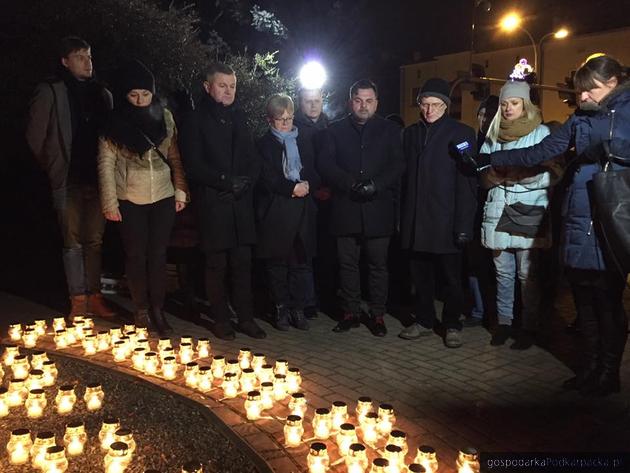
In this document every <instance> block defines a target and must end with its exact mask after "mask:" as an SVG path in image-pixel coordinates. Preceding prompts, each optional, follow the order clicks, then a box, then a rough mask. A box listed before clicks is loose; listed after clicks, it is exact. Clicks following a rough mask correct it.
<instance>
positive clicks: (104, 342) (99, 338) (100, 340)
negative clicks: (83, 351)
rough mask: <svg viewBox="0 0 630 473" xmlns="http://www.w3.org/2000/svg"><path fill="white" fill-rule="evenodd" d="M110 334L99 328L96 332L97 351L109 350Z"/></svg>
mask: <svg viewBox="0 0 630 473" xmlns="http://www.w3.org/2000/svg"><path fill="white" fill-rule="evenodd" d="M109 342H110V336H109V332H108V331H107V330H100V331H99V332H98V333H97V334H96V349H97V350H98V351H107V350H109Z"/></svg>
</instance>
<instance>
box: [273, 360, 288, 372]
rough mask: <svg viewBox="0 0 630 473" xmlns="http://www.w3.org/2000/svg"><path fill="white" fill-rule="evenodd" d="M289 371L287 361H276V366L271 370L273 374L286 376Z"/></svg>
mask: <svg viewBox="0 0 630 473" xmlns="http://www.w3.org/2000/svg"><path fill="white" fill-rule="evenodd" d="M288 369H289V362H288V361H287V360H276V366H275V367H274V369H273V372H274V374H283V375H285V376H286V375H287V371H288Z"/></svg>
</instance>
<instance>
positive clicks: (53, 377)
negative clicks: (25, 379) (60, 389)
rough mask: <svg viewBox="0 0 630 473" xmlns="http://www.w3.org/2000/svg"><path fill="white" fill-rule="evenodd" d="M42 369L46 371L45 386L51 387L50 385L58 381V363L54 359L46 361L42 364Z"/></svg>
mask: <svg viewBox="0 0 630 473" xmlns="http://www.w3.org/2000/svg"><path fill="white" fill-rule="evenodd" d="M42 371H43V372H44V386H45V387H47V388H49V387H50V386H54V384H55V383H56V382H57V374H58V370H57V365H55V362H54V361H52V360H47V361H44V363H43V364H42Z"/></svg>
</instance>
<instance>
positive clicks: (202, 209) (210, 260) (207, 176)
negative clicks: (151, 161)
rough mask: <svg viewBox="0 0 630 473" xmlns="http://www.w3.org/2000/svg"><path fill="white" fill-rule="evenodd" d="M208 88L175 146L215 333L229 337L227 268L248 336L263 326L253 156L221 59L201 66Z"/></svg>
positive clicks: (256, 335)
mask: <svg viewBox="0 0 630 473" xmlns="http://www.w3.org/2000/svg"><path fill="white" fill-rule="evenodd" d="M203 87H204V90H205V91H206V93H207V95H206V96H205V97H204V98H203V100H202V101H201V103H200V104H199V106H198V107H197V109H196V110H195V111H194V112H193V113H192V115H191V116H190V117H188V119H186V120H185V122H184V126H183V127H182V131H181V139H180V147H181V151H182V157H183V160H184V166H185V168H186V174H187V177H188V179H189V181H190V185H191V191H192V201H193V202H194V205H195V209H196V211H197V216H198V223H199V229H200V232H201V248H202V250H203V252H204V254H205V257H206V292H207V296H208V301H209V302H210V305H211V307H212V312H213V316H214V319H215V325H214V334H215V335H216V336H217V337H219V338H221V339H224V340H233V339H234V336H235V334H234V330H233V329H232V326H231V324H230V309H229V305H228V300H229V297H228V290H227V288H226V286H225V284H226V282H225V276H226V273H228V266H229V280H230V283H231V289H232V291H231V292H232V299H231V301H232V305H233V307H234V309H235V311H236V314H237V315H238V319H239V323H238V328H239V330H240V331H242V332H244V333H245V334H247V335H249V336H251V337H254V338H264V337H265V336H266V334H265V332H264V331H263V330H262V329H261V328H260V327H259V326H258V324H256V322H255V321H254V318H253V316H254V308H253V297H252V287H251V266H252V246H253V245H255V244H256V226H255V220H254V204H253V192H252V190H253V186H254V183H255V181H256V179H257V178H258V175H259V172H260V164H259V161H258V159H257V155H256V151H255V149H254V144H253V141H252V137H251V133H250V130H249V128H248V126H247V123H246V120H245V115H244V114H243V113H242V112H241V111H239V110H238V109H236V108H235V107H234V99H235V97H236V75H235V74H234V71H233V70H232V68H230V67H229V66H227V65H225V64H221V63H215V64H212V65H211V66H210V67H209V68H208V70H207V71H206V75H205V81H204V82H203Z"/></svg>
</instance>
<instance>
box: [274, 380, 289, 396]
mask: <svg viewBox="0 0 630 473" xmlns="http://www.w3.org/2000/svg"><path fill="white" fill-rule="evenodd" d="M285 397H287V377H286V376H285V375H283V374H276V375H274V377H273V398H274V400H276V401H282V400H283V399H284V398H285Z"/></svg>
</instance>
